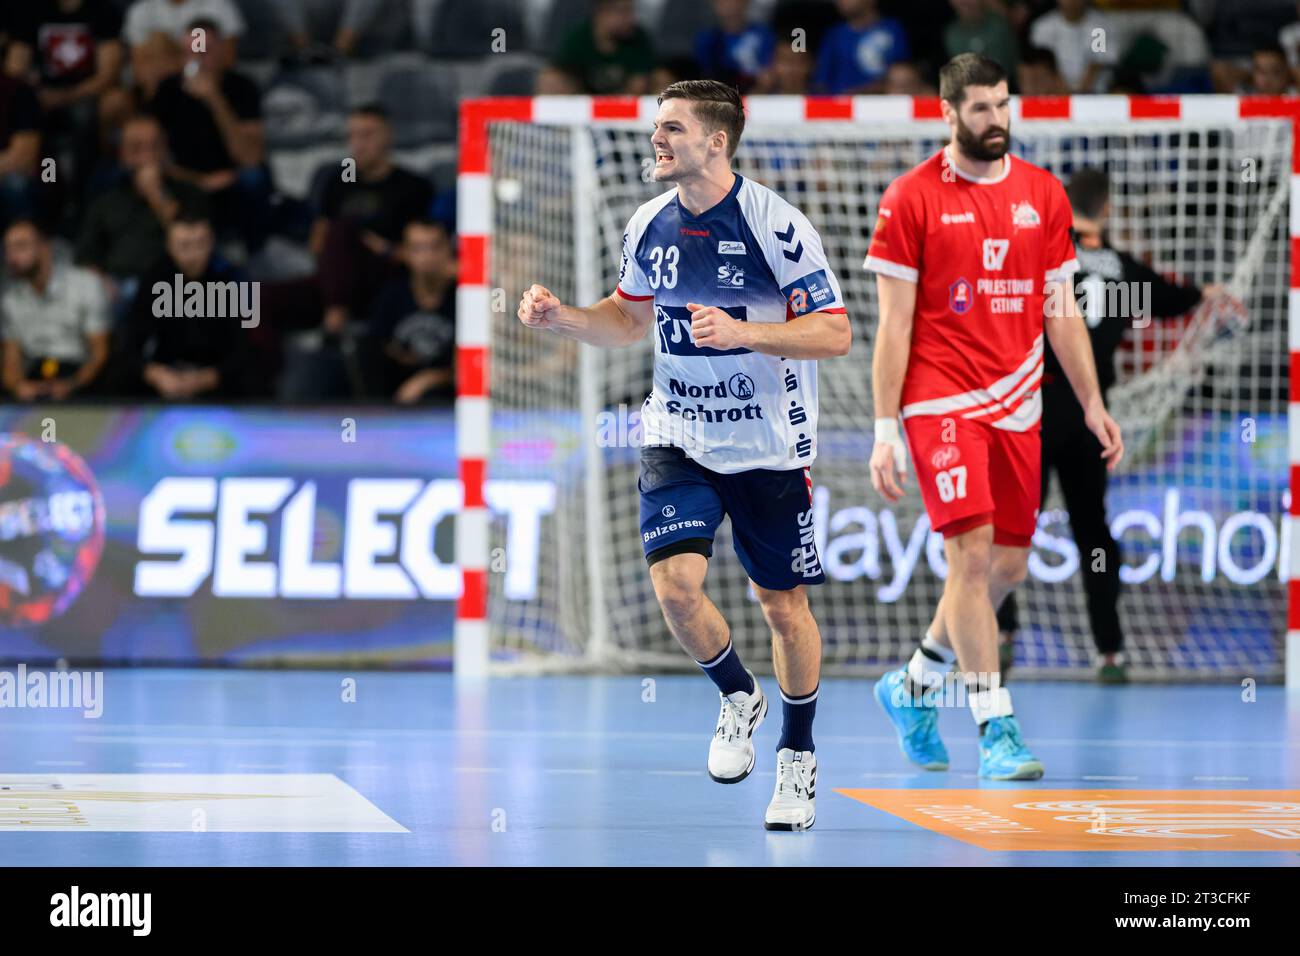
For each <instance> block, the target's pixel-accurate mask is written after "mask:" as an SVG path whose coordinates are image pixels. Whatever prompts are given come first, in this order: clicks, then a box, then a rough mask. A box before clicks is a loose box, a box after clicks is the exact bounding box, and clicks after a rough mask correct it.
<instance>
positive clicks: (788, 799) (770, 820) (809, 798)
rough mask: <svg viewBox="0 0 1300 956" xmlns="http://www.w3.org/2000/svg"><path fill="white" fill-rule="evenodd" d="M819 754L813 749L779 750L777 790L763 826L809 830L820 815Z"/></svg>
mask: <svg viewBox="0 0 1300 956" xmlns="http://www.w3.org/2000/svg"><path fill="white" fill-rule="evenodd" d="M816 796H817V755H816V754H815V753H813V752H812V751H811V750H791V749H790V748H789V747H786V748H784V749H783V750H779V751H777V754H776V792H775V793H773V794H772V802H771V803H769V804H768V805H767V816H765V817H764V818H763V826H764V827H766V828H767V829H769V830H807V829H809V828H811V827H812V825H813V821H814V820H816V819H817V805H816V800H815V799H814V798H815V797H816Z"/></svg>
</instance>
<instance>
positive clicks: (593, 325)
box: [517, 284, 654, 348]
mask: <svg viewBox="0 0 1300 956" xmlns="http://www.w3.org/2000/svg"><path fill="white" fill-rule="evenodd" d="M517 314H518V316H519V321H520V322H522V323H524V325H527V326H528V327H530V328H534V329H549V330H550V331H552V332H555V333H556V334H557V335H562V336H564V337H565V338H568V339H574V340H575V341H578V342H586V343H587V344H588V345H596V346H599V347H601V348H619V347H621V346H625V345H632V344H633V343H634V342H639V341H641V339H643V338H645V333H646V329H648V328H650V321H651V319H653V318H654V302H653V301H651V300H650V299H646V300H644V301H642V300H639V299H627V298H624V297H623V296H621V295H619V294H618V293H617V292H615V293H614V294H613V295H609V296H606V297H605V298H603V299H601V300H600V301H599V302H597V303H596V304H595V305H593V306H590V307H588V308H585V309H582V308H578V307H576V306H572V305H565V304H564V303H562V302H561V301H560V300H559V297H558V296H556V295H555V293H554V292H552V291H551V290H550V289H548V288H546V287H545V286H543V285H536V284H534V285H532V286H530V287H529V289H528V291H526V292H525V293H524V295H523V298H521V299H520V300H519V310H518V313H517Z"/></svg>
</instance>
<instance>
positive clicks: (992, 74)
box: [939, 53, 1007, 107]
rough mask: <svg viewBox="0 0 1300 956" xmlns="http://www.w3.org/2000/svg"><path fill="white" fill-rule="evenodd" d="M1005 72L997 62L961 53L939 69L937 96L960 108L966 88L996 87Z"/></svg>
mask: <svg viewBox="0 0 1300 956" xmlns="http://www.w3.org/2000/svg"><path fill="white" fill-rule="evenodd" d="M1006 78H1007V71H1006V70H1004V69H1003V68H1002V64H1001V63H999V62H998V61H997V60H990V59H989V58H988V57H986V56H980V54H978V53H961V54H959V55H957V56H955V57H953V58H952V59H951V60H949V61H948V62H947V63H945V64H944V65H943V66H942V67H940V68H939V95H940V96H941V97H943V98H944V99H945V100H947V101H948V102H949V103H950V104H952V106H953V107H958V106H961V103H962V100H964V99H965V98H966V87H968V86H997V85H998V84H999V83H1002V82H1004V81H1005V80H1006Z"/></svg>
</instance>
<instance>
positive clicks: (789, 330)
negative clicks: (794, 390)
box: [686, 302, 853, 359]
mask: <svg viewBox="0 0 1300 956" xmlns="http://www.w3.org/2000/svg"><path fill="white" fill-rule="evenodd" d="M686 307H687V308H688V309H690V310H691V338H692V339H694V340H695V344H696V345H700V346H706V347H708V348H711V349H719V350H723V351H725V350H727V349H735V348H744V349H749V350H750V351H751V352H762V353H763V354H764V355H777V356H782V357H784V358H791V359H827V358H835V357H836V356H837V355H847V354H848V352H849V346H850V345H851V344H852V342H853V330H852V328H851V327H850V326H849V317H848V316H847V315H845V314H844V313H843V312H809V313H808V314H807V315H801V316H797V317H796V318H793V319H791V320H790V321H788V322H741V321H740V320H739V319H733V318H732V317H731V316H730V315H728V314H727V313H726V312H725V311H724V310H722V309H719V308H715V307H713V306H706V305H700V304H699V303H697V302H688V303H687V304H686Z"/></svg>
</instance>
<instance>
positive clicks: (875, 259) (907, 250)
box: [863, 178, 925, 282]
mask: <svg viewBox="0 0 1300 956" xmlns="http://www.w3.org/2000/svg"><path fill="white" fill-rule="evenodd" d="M919 200H920V192H919V190H915V189H907V188H905V187H904V185H903V179H902V178H899V179H895V180H894V181H893V182H892V183H890V185H889V188H888V189H886V190H885V195H884V196H883V197H881V200H880V212H879V215H878V216H877V217H876V228H875V231H874V232H873V233H872V234H871V246H870V248H869V249H868V250H867V259H866V262H864V263H863V267H864V268H866V269H869V270H871V271H872V272H878V273H880V274H881V275H887V276H892V277H893V278H895V279H905V280H907V281H908V282H915V281H916V280H917V270H918V269H920V267H921V253H922V252H923V251H924V249H925V228H924V226H925V223H924V216H925V206H924V204H923V203H921V202H920V201H919Z"/></svg>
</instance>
